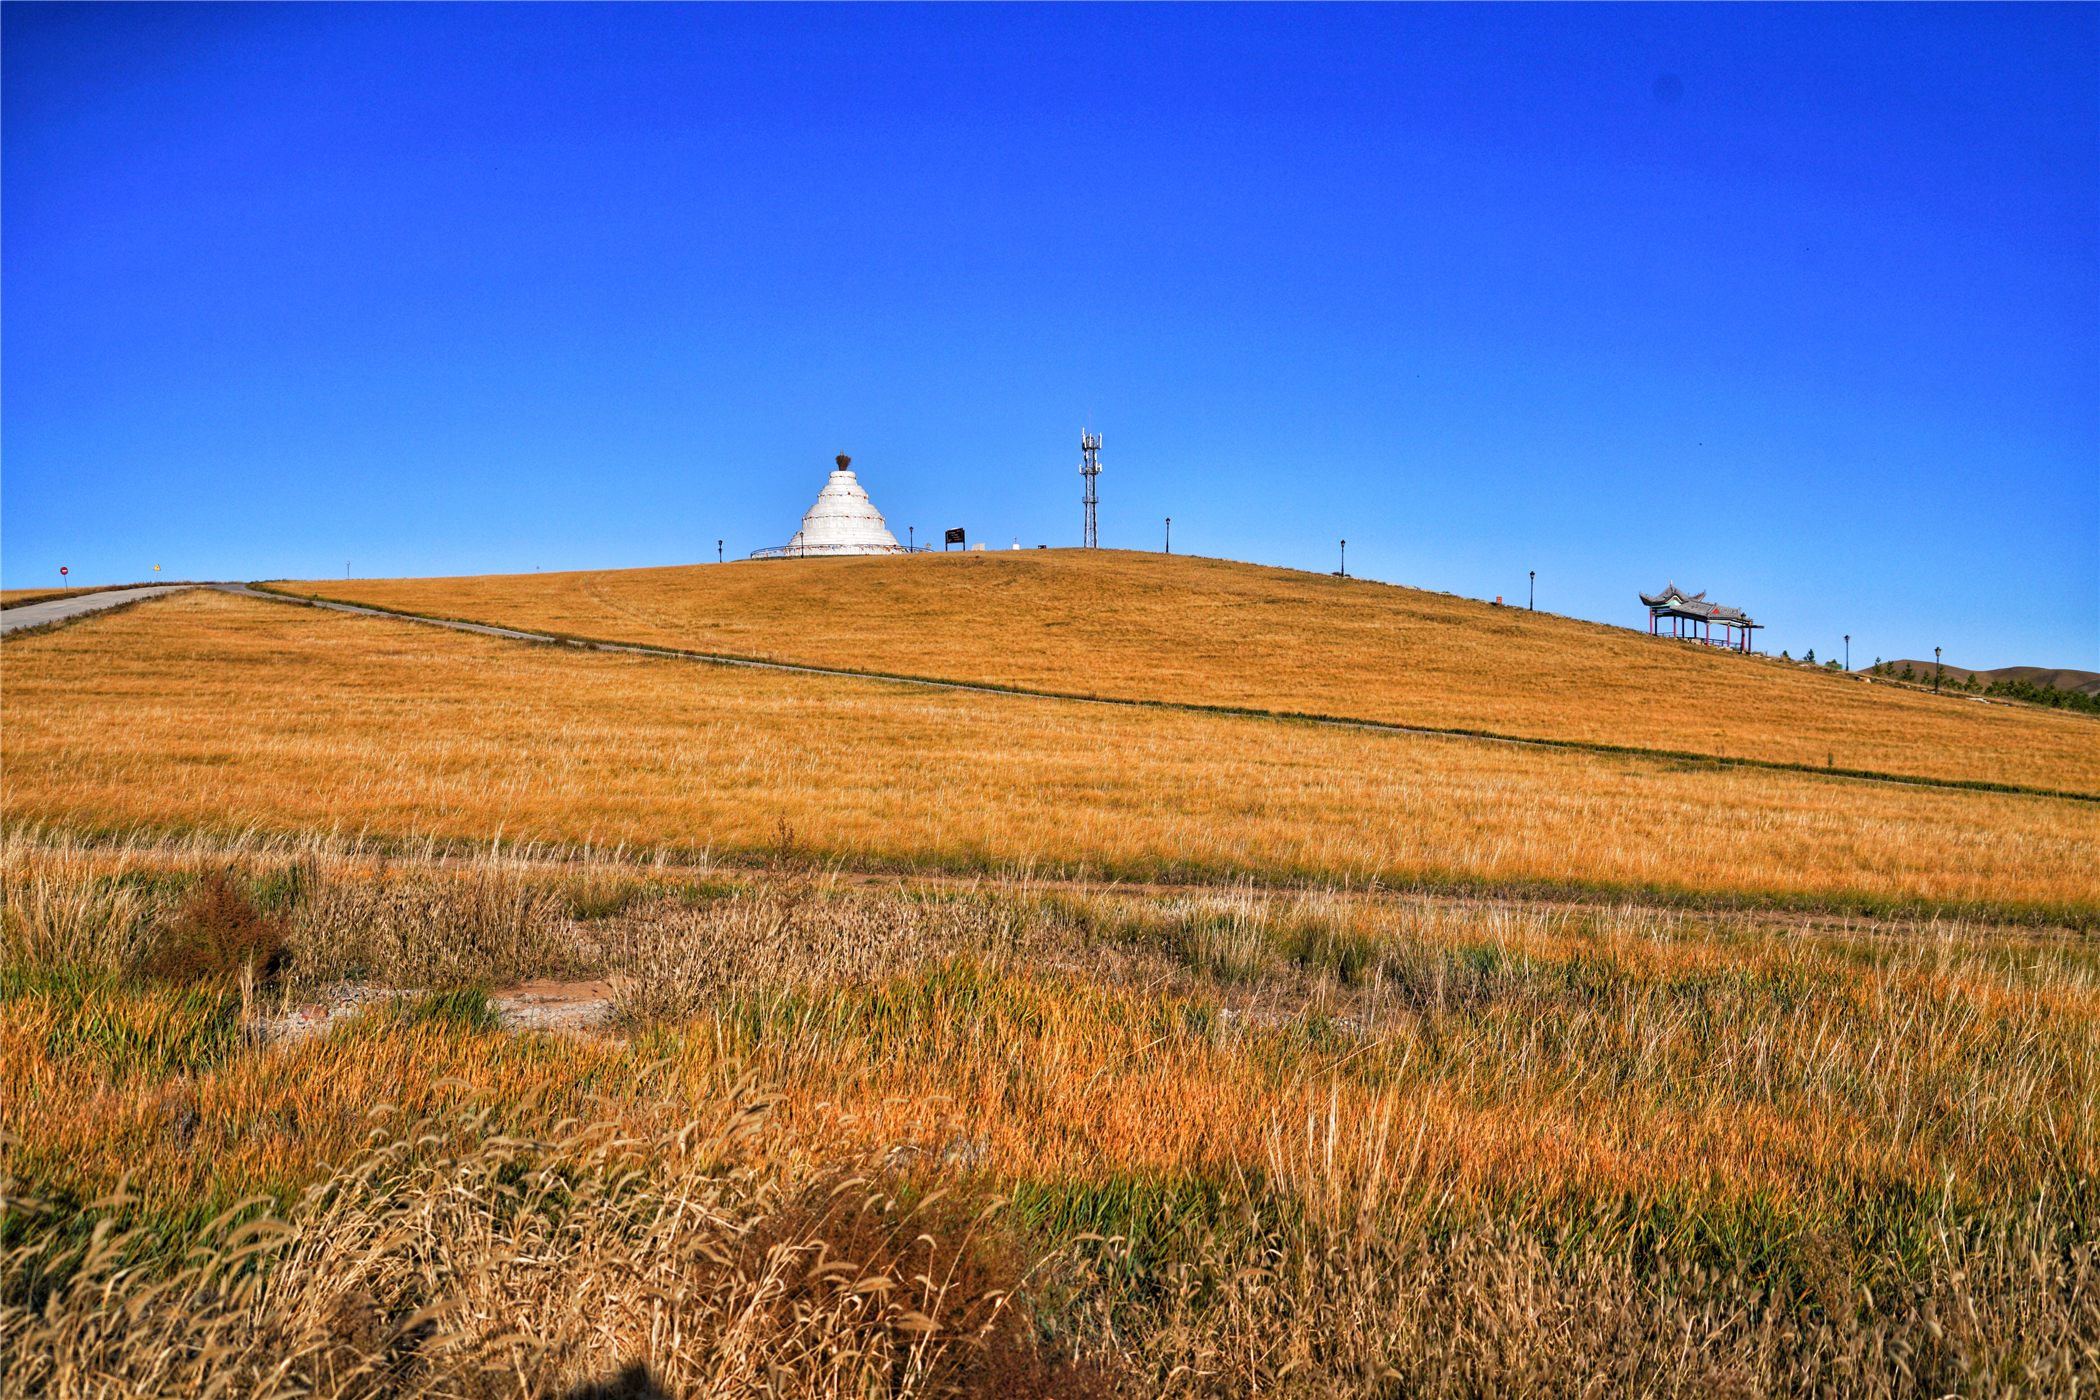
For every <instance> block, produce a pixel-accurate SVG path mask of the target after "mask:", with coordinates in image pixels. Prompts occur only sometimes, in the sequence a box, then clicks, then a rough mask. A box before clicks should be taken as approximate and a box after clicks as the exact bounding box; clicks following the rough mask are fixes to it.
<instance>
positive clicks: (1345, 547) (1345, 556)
mask: <svg viewBox="0 0 2100 1400" xmlns="http://www.w3.org/2000/svg"><path fill="white" fill-rule="evenodd" d="M1342 577H1343V578H1347V577H1349V541H1347V540H1343V541H1342Z"/></svg>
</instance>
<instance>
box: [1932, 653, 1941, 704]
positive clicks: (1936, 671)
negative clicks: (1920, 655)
mask: <svg viewBox="0 0 2100 1400" xmlns="http://www.w3.org/2000/svg"><path fill="white" fill-rule="evenodd" d="M1932 693H1933V694H1934V695H1937V694H1939V693H1940V649H1939V648H1938V647H1934V648H1933V649H1932Z"/></svg>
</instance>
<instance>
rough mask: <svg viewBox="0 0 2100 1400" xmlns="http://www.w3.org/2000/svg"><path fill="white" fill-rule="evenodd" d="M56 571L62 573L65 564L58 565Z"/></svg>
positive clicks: (64, 569)
mask: <svg viewBox="0 0 2100 1400" xmlns="http://www.w3.org/2000/svg"><path fill="white" fill-rule="evenodd" d="M58 571H59V572H60V573H64V572H65V571H66V566H65V565H63V564H61V565H59V566H58Z"/></svg>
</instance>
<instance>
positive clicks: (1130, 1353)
mask: <svg viewBox="0 0 2100 1400" xmlns="http://www.w3.org/2000/svg"><path fill="white" fill-rule="evenodd" d="M721 1107H731V1106H730V1105H723V1106H721ZM761 1119H762V1113H761V1112H760V1111H758V1110H755V1109H752V1108H750V1107H749V1106H746V1107H745V1109H744V1111H743V1112H742V1113H741V1114H740V1115H739V1114H734V1113H732V1114H731V1115H730V1127H729V1131H728V1132H726V1133H725V1132H724V1131H722V1129H721V1128H720V1127H719V1126H716V1127H715V1128H714V1130H713V1131H712V1132H710V1131H708V1129H707V1128H705V1127H702V1126H700V1125H693V1126H689V1127H688V1128H686V1129H685V1130H682V1131H680V1132H679V1133H676V1134H672V1135H666V1136H664V1137H661V1138H658V1139H656V1140H654V1141H640V1140H636V1139H632V1138H627V1137H624V1136H622V1135H621V1132H620V1129H619V1128H618V1127H617V1126H616V1125H613V1124H600V1125H595V1126H591V1127H585V1128H580V1129H577V1128H572V1129H570V1130H569V1131H567V1132H566V1133H563V1134H562V1135H560V1136H558V1137H556V1138H554V1139H551V1140H543V1141H530V1140H522V1139H519V1138H516V1137H507V1136H498V1135H495V1134H492V1133H489V1132H488V1131H487V1130H486V1129H487V1125H486V1124H485V1123H484V1122H483V1121H481V1120H480V1119H479V1118H477V1117H471V1116H470V1117H469V1118H468V1119H467V1120H466V1121H465V1122H463V1123H421V1124H416V1125H413V1126H411V1127H409V1128H408V1129H407V1130H406V1131H405V1132H402V1133H400V1134H399V1135H395V1134H391V1133H389V1134H383V1135H381V1136H380V1138H379V1140H378V1141H377V1143H376V1144H375V1147H374V1149H373V1150H372V1151H371V1152H370V1153H369V1154H368V1155H367V1156H365V1157H364V1158H363V1159H361V1160H360V1161H358V1162H356V1163H355V1164H353V1165H352V1166H350V1167H349V1168H347V1169H346V1170H344V1171H341V1172H339V1173H336V1174H333V1175H331V1176H329V1177H328V1178H327V1179H325V1180H323V1181H322V1182H320V1183H317V1184H316V1186H315V1187H314V1188H312V1189H311V1190H309V1191H308V1192H307V1193H306V1195H305V1197H304V1198H303V1200H302V1201H301V1203H300V1205H299V1207H298V1208H297V1209H296V1210H295V1211H294V1212H293V1213H292V1216H291V1218H290V1220H289V1221H287V1222H282V1223H280V1222H277V1221H274V1220H269V1219H261V1220H247V1221H245V1222H240V1223H237V1222H236V1219H235V1218H232V1217H229V1218H227V1219H225V1220H222V1221H221V1222H219V1223H218V1224H217V1225H216V1226H215V1227H214V1228H213V1229H212V1230H211V1231H209V1232H208V1233H207V1234H206V1236H205V1237H204V1240H203V1241H202V1243H201V1245H200V1247H197V1248H193V1249H191V1250H189V1251H187V1252H186V1253H185V1254H183V1255H182V1256H180V1258H179V1260H178V1259H177V1258H175V1257H173V1256H171V1255H169V1254H167V1253H164V1252H161V1248H160V1247H159V1244H158V1242H156V1241H153V1240H149V1239H145V1238H142V1237H140V1236H138V1235H136V1234H126V1233H122V1232H120V1231H116V1230H112V1229H111V1228H109V1227H108V1225H107V1224H97V1225H96V1226H95V1227H94V1228H93V1229H92V1230H91V1231H89V1232H88V1233H87V1234H86V1235H85V1237H84V1238H83V1237H82V1236H81V1235H80V1234H79V1233H77V1232H75V1233H72V1234H70V1235H69V1234H67V1233H65V1232H62V1231H59V1230H57V1229H52V1228H47V1227H45V1226H44V1224H43V1222H32V1223H31V1224H30V1225H29V1226H28V1228H26V1229H24V1228H21V1227H19V1226H18V1228H17V1230H16V1232H15V1233H16V1238H17V1240H18V1241H19V1242H18V1243H16V1244H15V1245H14V1246H13V1247H12V1248H11V1249H10V1250H9V1252H8V1255H7V1259H6V1275H5V1279H4V1289H0V1361H4V1363H5V1365H6V1366H7V1374H8V1377H9V1383H10V1388H11V1389H13V1390H14V1391H15V1393H20V1394H36V1395H51V1396H66V1397H72V1396H88V1395H97V1396H106V1395H178V1394H181V1395H195V1394H223V1395H228V1396H240V1397H249V1396H286V1397H290V1396H300V1395H315V1394H318V1395H325V1396H380V1395H387V1396H412V1395H413V1396H422V1395H431V1396H482V1395H488V1396H494V1395H523V1396H538V1395H547V1396H555V1395H563V1394H568V1395H615V1394H617V1395H635V1396H639V1395H648V1394H671V1395H687V1394H690V1395H702V1394H705V1395H752V1396H759V1395H764V1396H795V1397H819V1396H822V1397H831V1396H837V1397H847V1396H855V1397H865V1396H935V1395H975V1396H996V1397H1000V1400H1028V1398H1029V1397H1037V1396H1041V1397H1047V1396H1067V1397H1076V1396H1085V1395H1109V1394H1148V1395H1162V1396H1213V1395H1220V1396H1222V1395H1306V1396H1317V1395H1394V1394H1405V1395H1433V1396H1444V1395H1451V1396H1459V1395H1482V1394H1513V1395H1518V1394H1521V1395H1551V1396H1562V1395H1565V1396H1587V1395H1596V1394H1600V1393H1607V1394H1615V1395H1683V1396H1705V1395H1717V1394H1722V1395H1739V1396H1761V1395H1797V1394H1808V1393H1821V1394H1835V1395H1863V1396H1938V1395H1947V1394H1973V1395H1988V1396H1997V1395H2023V1394H2037V1393H2051V1394H2065V1395H2069V1394H2074V1393H2077V1392H2078V1390H2079V1389H2080V1388H2082V1387H2085V1386H2090V1385H2091V1384H2092V1383H2093V1381H2094V1379H2095V1377H2096V1375H2100V1356H2096V1353H2095V1350H2094V1340H2095V1338H2096V1336H2100V1270H2096V1268H2095V1260H2094V1255H2093V1248H2092V1245H2091V1243H2090V1242H2089V1241H2083V1240H2081V1241H2077V1242H2075V1243H2071V1244H2069V1245H2066V1243H2065V1239H2066V1237H2067V1228H2068V1227H2067V1223H2066V1222H2065V1221H2064V1220H2062V1219H2061V1218H2057V1217H2053V1216H2051V1215H2049V1214H2048V1213H2046V1212H2042V1211H2037V1212H2034V1213H2031V1214H2026V1215H2009V1216H2006V1217H2004V1218H2001V1219H1999V1220H1997V1221H1995V1222H1992V1223H1988V1224H1984V1223H1971V1224H1969V1225H1966V1226H1958V1225H1953V1224H1948V1225H1946V1226H1944V1227H1943V1228H1941V1229H1940V1230H1939V1231H1938V1232H1936V1233H1935V1235H1934V1236H1933V1239H1932V1242H1931V1248H1930V1251H1929V1253H1928V1254H1927V1256H1926V1257H1925V1258H1924V1259H1922V1260H1921V1261H1919V1262H1918V1263H1917V1264H1916V1265H1915V1266H1914V1267H1912V1268H1911V1269H1910V1270H1908V1271H1907V1275H1906V1278H1905V1280H1904V1282H1903V1283H1902V1284H1901V1285H1900V1286H1896V1287H1894V1288H1886V1289H1885V1290H1884V1291H1883V1293H1882V1294H1881V1296H1879V1297H1874V1296H1872V1295H1871V1294H1870V1293H1869V1292H1868V1290H1864V1289H1856V1288H1855V1287H1854V1286H1853V1285H1852V1284H1851V1283H1850V1281H1849V1280H1848V1279H1847V1278H1846V1276H1845V1274H1844V1273H1843V1271H1842V1270H1837V1269H1832V1270H1828V1271H1826V1273H1825V1275H1823V1276H1820V1277H1818V1278H1817V1279H1815V1280H1814V1281H1813V1282H1812V1284H1811V1286H1810V1287H1809V1288H1807V1289H1799V1288H1793V1287H1787V1286H1782V1285H1776V1284H1774V1283H1772V1282H1769V1281H1764V1282H1761V1281H1757V1280H1754V1279H1751V1278H1747V1277H1745V1275H1744V1274H1743V1273H1742V1271H1740V1270H1731V1269H1713V1268H1708V1267H1705V1266H1702V1265H1699V1264H1696V1263H1690V1262H1687V1261H1685V1260H1683V1259H1682V1258H1681V1257H1679V1256H1676V1255H1674V1254H1673V1252H1672V1251H1670V1250H1669V1249H1667V1248H1666V1247H1662V1246H1659V1245H1654V1244H1642V1243H1627V1242H1616V1241H1614V1242H1601V1241H1577V1242H1574V1243H1572V1244H1570V1243H1567V1242H1566V1241H1564V1240H1556V1241H1542V1240H1540V1239H1538V1238H1536V1237H1533V1236H1530V1235H1527V1234H1525V1233H1523V1232H1517V1231H1510V1230H1506V1229H1499V1228H1497V1227H1494V1226H1491V1225H1490V1226H1482V1227H1476V1228H1472V1229H1461V1230H1456V1231H1444V1232H1432V1231H1426V1230H1424V1229H1422V1228H1421V1227H1420V1225H1419V1223H1417V1222H1410V1221H1407V1220H1404V1219H1403V1220H1398V1221H1393V1220H1385V1219H1380V1218H1378V1217H1376V1216H1365V1215H1358V1216H1356V1217H1354V1218H1351V1219H1347V1220H1334V1219H1329V1218H1326V1217H1323V1216H1322V1215H1320V1214H1318V1213H1311V1214H1302V1215H1301V1214H1296V1213H1294V1212H1293V1211H1292V1210H1291V1208H1290V1207H1291V1204H1292V1203H1291V1202H1290V1201H1288V1199H1286V1198H1283V1197H1280V1196H1278V1195H1277V1194H1275V1193H1259V1194H1257V1193H1255V1192H1253V1191H1249V1190H1245V1189H1242V1190H1240V1191H1237V1192H1230V1193H1228V1194H1227V1196H1226V1197H1225V1199H1223V1200H1222V1201H1221V1202H1220V1208H1219V1209H1217V1210H1215V1211H1213V1212H1211V1213H1210V1214H1209V1215H1208V1216H1207V1217H1205V1216H1184V1217H1180V1218H1176V1219H1171V1220H1169V1221H1166V1222H1165V1225H1166V1227H1167V1228H1166V1233H1165V1237H1164V1238H1163V1239H1160V1240H1156V1241H1155V1242H1153V1244H1152V1245H1151V1248H1150V1251H1149V1252H1150V1253H1151V1255H1152V1256H1153V1257H1152V1258H1150V1259H1140V1258H1138V1257H1137V1251H1136V1250H1134V1248H1133V1246H1132V1242H1131V1241H1130V1240H1129V1239H1127V1238H1121V1237H1117V1238H1109V1239H1105V1240H1097V1239H1089V1238H1081V1239H1079V1240H1076V1241H1073V1242H1072V1243H1070V1244H1068V1245H1066V1246H1065V1247H1063V1248H1054V1247H1053V1248H1050V1249H1048V1250H1045V1249H1044V1248H1042V1247H1041V1246H1040V1245H1037V1244H1035V1243H1034V1242H1033V1241H1030V1240H1028V1239H1026V1237H1025V1236H1017V1235H1016V1234H1015V1233H1014V1232H1013V1231H1012V1229H1011V1228H1010V1226H1009V1225H1008V1224H1007V1223H1005V1219H1004V1212H1001V1211H1000V1210H999V1202H998V1200H997V1199H996V1198H988V1197H986V1196H984V1195H982V1194H981V1193H971V1192H965V1193H963V1194H959V1195H953V1196H947V1197H943V1196H941V1195H940V1194H939V1193H937V1192H929V1191H928V1190H927V1189H926V1185H927V1183H925V1182H923V1181H920V1180H917V1179H914V1178H912V1177H909V1176H904V1177H899V1176H897V1175H895V1174H888V1175H885V1174H881V1173H878V1172H869V1173H864V1174H846V1173H842V1172H840V1171H839V1170H837V1169H836V1168H829V1169H826V1168H816V1167H813V1166H812V1165H811V1164H809V1163H807V1162H806V1161H802V1160H800V1159H798V1158H797V1157H796V1156H795V1154H793V1153H792V1152H791V1151H790V1152H786V1153H783V1152H782V1151H781V1150H780V1145H779V1144H777V1143H775V1144H766V1143H763V1142H753V1141H750V1140H749V1139H751V1138H754V1137H760V1136H761V1133H760V1131H759V1130H760V1129H761V1127H762V1122H761ZM719 1122H720V1120H719V1118H718V1119H717V1124H719ZM739 1139H743V1140H739ZM769 1148H770V1150H769ZM9 1206H10V1210H11V1212H12V1213H14V1214H17V1215H19V1214H20V1213H21V1212H23V1211H24V1210H25V1208H27V1209H32V1210H33V1209H34V1207H25V1205H24V1203H22V1202H19V1201H11V1202H9ZM2071 1233H2072V1234H2073V1235H2075V1231H2072V1232H2071Z"/></svg>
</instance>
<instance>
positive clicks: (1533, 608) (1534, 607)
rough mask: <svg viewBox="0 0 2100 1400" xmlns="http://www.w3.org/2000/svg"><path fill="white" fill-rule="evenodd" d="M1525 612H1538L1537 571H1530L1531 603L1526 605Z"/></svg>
mask: <svg viewBox="0 0 2100 1400" xmlns="http://www.w3.org/2000/svg"><path fill="white" fill-rule="evenodd" d="M1527 610H1528V611H1530V612H1537V611H1538V610H1539V571H1538V570H1537V569H1533V570H1532V571H1531V602H1530V603H1529V604H1528V605H1527Z"/></svg>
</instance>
